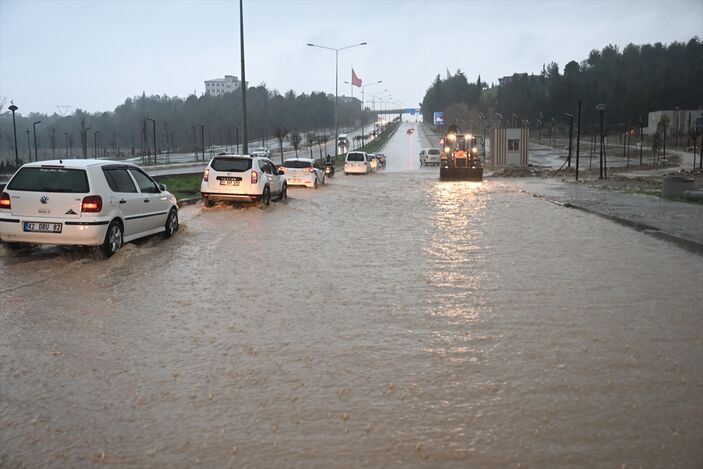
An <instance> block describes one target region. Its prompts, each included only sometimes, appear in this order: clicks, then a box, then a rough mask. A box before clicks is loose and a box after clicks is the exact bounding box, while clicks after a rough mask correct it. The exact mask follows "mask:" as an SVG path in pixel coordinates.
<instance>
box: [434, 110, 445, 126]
mask: <svg viewBox="0 0 703 469" xmlns="http://www.w3.org/2000/svg"><path fill="white" fill-rule="evenodd" d="M433 116H434V125H436V126H440V125H444V113H443V112H435V113H433Z"/></svg>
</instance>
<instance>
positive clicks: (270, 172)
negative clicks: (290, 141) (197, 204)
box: [200, 155, 288, 207]
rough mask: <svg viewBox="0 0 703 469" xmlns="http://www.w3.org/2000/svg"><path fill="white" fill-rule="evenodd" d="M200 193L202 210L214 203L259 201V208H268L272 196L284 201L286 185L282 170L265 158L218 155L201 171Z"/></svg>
mask: <svg viewBox="0 0 703 469" xmlns="http://www.w3.org/2000/svg"><path fill="white" fill-rule="evenodd" d="M200 193H201V194H202V196H203V203H204V204H205V206H206V207H211V206H212V204H213V203H214V202H216V201H232V202H254V201H260V202H261V206H262V207H268V205H269V203H270V202H271V199H272V198H274V197H275V198H278V199H279V200H285V199H286V198H288V183H287V182H286V176H285V175H284V173H283V171H279V170H278V169H277V168H276V166H275V165H274V164H273V162H272V161H271V160H270V159H268V158H264V157H259V156H248V155H218V156H216V157H214V158H213V159H212V160H210V163H209V164H208V165H207V168H205V172H204V173H203V181H202V183H201V184H200Z"/></svg>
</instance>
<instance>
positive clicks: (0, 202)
mask: <svg viewBox="0 0 703 469" xmlns="http://www.w3.org/2000/svg"><path fill="white" fill-rule="evenodd" d="M0 208H12V202H10V194H8V193H7V192H3V193H2V198H0Z"/></svg>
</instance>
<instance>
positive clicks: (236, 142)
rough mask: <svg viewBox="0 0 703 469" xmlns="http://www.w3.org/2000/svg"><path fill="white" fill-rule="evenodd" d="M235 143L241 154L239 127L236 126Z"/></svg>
mask: <svg viewBox="0 0 703 469" xmlns="http://www.w3.org/2000/svg"><path fill="white" fill-rule="evenodd" d="M234 143H235V144H236V145H237V155H238V154H239V127H237V126H234Z"/></svg>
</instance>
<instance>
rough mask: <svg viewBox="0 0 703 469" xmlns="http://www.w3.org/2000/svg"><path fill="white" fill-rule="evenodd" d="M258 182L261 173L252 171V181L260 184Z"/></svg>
mask: <svg viewBox="0 0 703 469" xmlns="http://www.w3.org/2000/svg"><path fill="white" fill-rule="evenodd" d="M258 182H259V173H257V172H256V171H252V172H251V183H252V184H258Z"/></svg>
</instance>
